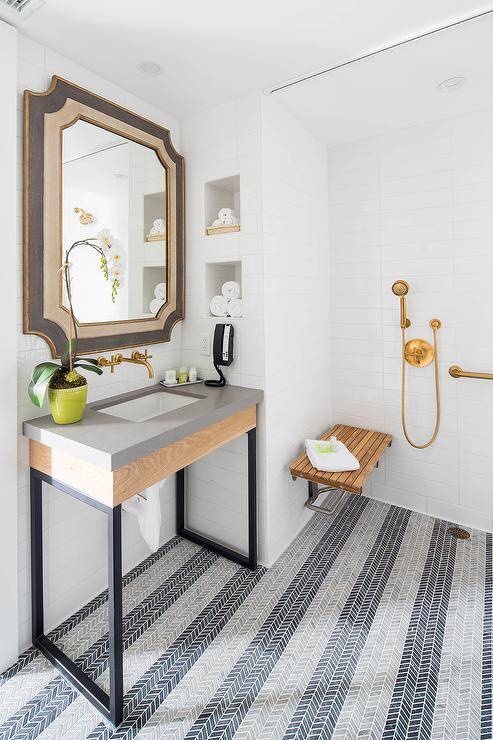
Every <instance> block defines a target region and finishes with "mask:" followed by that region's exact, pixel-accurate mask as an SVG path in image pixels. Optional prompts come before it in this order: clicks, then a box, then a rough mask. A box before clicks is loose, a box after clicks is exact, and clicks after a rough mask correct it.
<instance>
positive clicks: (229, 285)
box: [222, 280, 240, 301]
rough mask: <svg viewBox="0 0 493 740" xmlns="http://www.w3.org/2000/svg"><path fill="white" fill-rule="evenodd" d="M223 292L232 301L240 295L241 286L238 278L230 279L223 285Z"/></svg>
mask: <svg viewBox="0 0 493 740" xmlns="http://www.w3.org/2000/svg"><path fill="white" fill-rule="evenodd" d="M222 294H223V296H224V297H225V298H226V299H227V300H228V301H232V300H233V299H234V298H239V297H240V286H239V285H238V283H237V282H236V280H228V281H227V282H225V283H224V285H223V287H222Z"/></svg>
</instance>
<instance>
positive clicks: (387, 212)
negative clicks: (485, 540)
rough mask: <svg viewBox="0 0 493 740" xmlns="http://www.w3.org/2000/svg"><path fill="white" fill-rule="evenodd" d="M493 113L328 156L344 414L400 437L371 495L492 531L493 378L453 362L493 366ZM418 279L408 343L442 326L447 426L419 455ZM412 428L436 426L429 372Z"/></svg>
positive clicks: (340, 413) (336, 393) (338, 377)
mask: <svg viewBox="0 0 493 740" xmlns="http://www.w3.org/2000/svg"><path fill="white" fill-rule="evenodd" d="M492 129H493V110H491V109H487V110H482V111H478V112H476V113H472V114H469V115H464V116H460V117H457V118H453V119H448V120H443V121H440V122H438V123H430V124H424V125H421V126H416V127H413V128H409V129H405V130H401V131H396V132H394V133H391V134H388V135H385V136H381V137H378V138H373V139H369V140H366V141H362V142H358V143H356V144H352V145H347V146H343V147H338V148H335V149H332V150H330V152H329V203H330V258H331V279H330V296H331V334H332V338H331V364H332V378H333V380H332V396H333V404H334V419H335V420H337V421H343V422H347V423H353V424H357V425H363V426H368V427H370V428H374V429H378V430H384V431H388V432H391V433H392V434H393V435H394V442H393V445H392V448H391V449H390V450H389V452H388V454H386V455H385V456H384V460H383V463H382V465H381V466H380V468H379V469H378V470H376V471H375V472H374V474H373V476H372V478H371V482H370V483H369V485H368V489H367V493H368V494H369V495H371V496H374V497H375V498H379V499H382V500H385V501H390V502H393V503H396V504H399V505H401V506H407V507H409V508H412V509H415V510H419V511H423V512H427V513H428V514H432V515H437V516H440V517H445V518H448V519H451V520H454V521H457V522H459V523H462V524H465V525H470V526H474V527H479V528H481V529H486V530H491V529H492V524H493V522H492V515H493V445H492V442H491V440H492V438H493V382H491V381H486V380H463V379H461V380H455V379H452V378H451V377H450V376H449V374H448V368H449V366H450V365H452V364H459V365H461V366H462V367H463V368H464V369H466V370H472V371H486V372H491V371H492V368H493V341H492V340H493V290H492V289H491V275H492V274H493V249H492V238H493V138H492V136H491V131H492ZM398 278H404V279H405V280H407V281H408V282H409V283H410V286H411V287H410V292H409V297H408V311H409V317H410V319H411V321H412V326H411V327H410V329H409V331H408V338H412V337H423V338H425V339H427V340H428V341H430V342H431V341H432V332H431V330H430V328H429V326H428V322H429V320H430V319H431V318H434V317H438V318H440V319H441V321H442V328H441V330H440V332H439V355H440V362H439V367H440V382H441V395H442V425H441V431H440V434H439V437H438V439H437V441H436V442H435V444H434V445H433V446H432V447H430V448H428V449H426V450H415V449H413V448H411V447H410V446H409V445H408V444H407V443H406V442H405V441H404V439H403V435H402V432H401V428H400V417H401V398H400V382H401V381H400V356H401V344H400V341H401V340H400V328H399V300H398V298H396V297H395V296H394V295H393V294H392V293H391V290H390V288H391V285H392V283H393V282H394V280H396V279H398ZM407 373H408V379H409V380H408V383H409V392H408V394H407V399H406V401H407V409H408V418H409V428H410V431H411V434H412V436H413V438H414V439H415V440H417V441H423V440H426V439H427V437H428V436H429V435H430V434H431V431H432V429H433V424H434V386H433V368H432V366H428V367H427V368H424V369H415V368H411V367H410V366H407Z"/></svg>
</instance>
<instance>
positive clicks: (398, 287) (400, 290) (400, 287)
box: [392, 280, 409, 298]
mask: <svg viewBox="0 0 493 740" xmlns="http://www.w3.org/2000/svg"><path fill="white" fill-rule="evenodd" d="M392 293H393V294H394V295H396V296H399V298H402V296H405V295H407V294H408V293H409V283H406V281H405V280H396V281H395V283H394V284H393V286H392Z"/></svg>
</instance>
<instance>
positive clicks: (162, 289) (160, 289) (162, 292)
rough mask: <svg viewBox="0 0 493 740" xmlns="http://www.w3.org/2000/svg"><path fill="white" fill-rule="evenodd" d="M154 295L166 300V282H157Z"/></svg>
mask: <svg viewBox="0 0 493 740" xmlns="http://www.w3.org/2000/svg"><path fill="white" fill-rule="evenodd" d="M154 295H155V296H156V298H160V299H161V300H162V301H165V300H166V283H158V284H157V285H156V287H155V288H154Z"/></svg>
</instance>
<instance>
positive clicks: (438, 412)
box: [401, 320, 441, 450]
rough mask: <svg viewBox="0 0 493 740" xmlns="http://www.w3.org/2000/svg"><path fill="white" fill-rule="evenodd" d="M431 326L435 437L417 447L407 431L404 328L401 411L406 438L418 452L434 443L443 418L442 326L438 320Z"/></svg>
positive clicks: (433, 321) (404, 337) (403, 328)
mask: <svg viewBox="0 0 493 740" xmlns="http://www.w3.org/2000/svg"><path fill="white" fill-rule="evenodd" d="M430 326H431V328H432V330H433V353H434V357H433V362H434V363H435V401H436V403H435V408H436V417H435V429H434V430H433V435H432V437H431V439H430V440H429V441H428V442H426V443H425V444H422V445H417V444H415V443H414V442H412V441H411V439H410V437H409V434H408V431H407V424H406V328H405V327H402V328H401V331H402V395H401V409H402V431H403V432H404V436H405V438H406V439H407V441H408V442H409V444H410V445H411V447H415V448H416V449H417V450H424V449H425V448H426V447H429V446H430V445H431V444H433V442H434V441H435V439H436V437H437V434H438V430H439V429H440V416H441V408H440V380H439V377H438V329H439V327H440V324H439V323H438V322H437V321H436V320H432V321H430Z"/></svg>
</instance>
